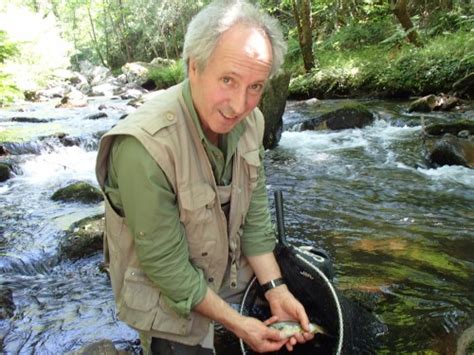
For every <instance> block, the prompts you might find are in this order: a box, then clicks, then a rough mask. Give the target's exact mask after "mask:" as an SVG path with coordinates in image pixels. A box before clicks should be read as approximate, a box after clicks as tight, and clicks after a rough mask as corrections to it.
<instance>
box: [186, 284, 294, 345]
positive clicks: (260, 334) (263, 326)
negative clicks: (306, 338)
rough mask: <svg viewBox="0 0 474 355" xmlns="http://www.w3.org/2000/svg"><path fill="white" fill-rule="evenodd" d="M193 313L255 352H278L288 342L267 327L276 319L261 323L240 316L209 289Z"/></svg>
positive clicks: (274, 330) (272, 318) (276, 331)
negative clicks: (240, 340) (217, 325)
mask: <svg viewBox="0 0 474 355" xmlns="http://www.w3.org/2000/svg"><path fill="white" fill-rule="evenodd" d="M194 311H196V312H198V313H200V314H202V315H204V316H206V317H208V318H210V319H213V320H215V321H217V322H219V323H221V324H222V325H223V326H224V327H225V328H227V329H228V330H230V331H231V332H232V333H234V334H235V335H236V336H238V337H239V338H242V340H243V341H244V342H245V343H246V344H247V345H249V346H250V347H251V348H252V350H254V351H256V352H270V351H278V350H280V349H281V347H282V346H283V345H285V344H286V343H287V342H288V339H286V338H282V337H281V334H280V331H278V330H276V329H272V328H269V327H268V325H269V324H271V323H274V322H276V321H277V320H278V317H271V318H269V319H268V320H266V321H265V322H262V321H260V320H258V319H256V318H252V317H245V316H242V315H241V314H239V313H238V312H237V311H236V310H235V309H233V308H232V307H231V306H229V305H228V304H227V302H225V301H224V300H223V299H222V298H220V297H219V296H218V295H217V294H216V293H215V292H214V291H212V290H211V289H210V288H208V289H207V292H206V296H205V297H204V299H203V300H202V301H201V303H199V304H198V305H196V307H194Z"/></svg>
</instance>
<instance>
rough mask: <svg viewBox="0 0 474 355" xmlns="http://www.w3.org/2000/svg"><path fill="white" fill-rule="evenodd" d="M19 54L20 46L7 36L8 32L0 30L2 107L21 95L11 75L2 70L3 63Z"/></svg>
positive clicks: (0, 95)
mask: <svg viewBox="0 0 474 355" xmlns="http://www.w3.org/2000/svg"><path fill="white" fill-rule="evenodd" d="M17 54H18V47H17V45H16V44H15V43H13V42H11V41H9V40H8V38H7V33H6V32H5V31H2V30H0V107H2V106H6V105H8V104H10V103H12V102H13V101H14V100H15V98H17V97H18V96H20V91H19V90H18V89H17V88H16V86H15V85H14V83H13V81H12V79H11V77H10V75H7V74H5V73H4V72H3V70H2V64H3V63H5V61H6V60H7V59H9V58H12V57H13V56H15V55H17Z"/></svg>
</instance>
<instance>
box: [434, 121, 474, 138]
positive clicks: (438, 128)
mask: <svg viewBox="0 0 474 355" xmlns="http://www.w3.org/2000/svg"><path fill="white" fill-rule="evenodd" d="M461 131H468V132H469V134H471V135H472V134H474V120H472V121H470V120H461V121H458V122H451V123H437V124H432V125H429V126H426V127H425V133H426V134H429V135H432V136H442V135H444V134H446V133H451V134H453V135H458V133H459V132H461Z"/></svg>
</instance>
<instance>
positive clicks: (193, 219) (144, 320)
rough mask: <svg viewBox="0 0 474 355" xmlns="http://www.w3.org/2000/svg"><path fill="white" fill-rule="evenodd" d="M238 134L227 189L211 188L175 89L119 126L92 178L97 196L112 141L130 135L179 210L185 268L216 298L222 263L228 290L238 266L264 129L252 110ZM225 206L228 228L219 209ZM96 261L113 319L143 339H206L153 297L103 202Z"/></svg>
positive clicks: (202, 321) (122, 228) (201, 321)
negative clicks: (106, 278) (111, 299)
mask: <svg viewBox="0 0 474 355" xmlns="http://www.w3.org/2000/svg"><path fill="white" fill-rule="evenodd" d="M244 122H245V126H246V127H245V132H244V134H243V135H242V137H241V138H240V140H239V143H238V146H237V151H236V153H235V156H234V160H233V173H232V183H231V185H230V187H227V188H220V187H218V186H217V185H216V183H215V179H214V175H213V172H212V168H211V164H210V162H209V160H208V157H207V154H206V152H205V150H204V147H203V146H202V143H201V141H200V138H199V136H198V131H197V130H196V127H195V125H194V123H193V121H192V118H191V116H190V114H189V112H188V111H187V108H186V105H185V103H184V99H183V97H182V84H180V85H177V86H175V87H172V88H170V89H168V90H166V91H164V92H163V93H161V94H159V96H158V97H156V98H153V99H152V100H150V101H148V102H147V103H145V104H144V105H143V106H142V107H141V108H140V109H139V110H137V111H136V112H134V113H133V114H131V115H129V116H128V117H127V118H126V119H124V120H123V121H120V122H119V123H118V124H117V125H116V126H115V127H114V128H113V129H112V130H110V131H109V132H108V133H107V134H105V135H104V136H103V138H102V140H101V142H100V147H99V152H98V157H97V166H96V174H97V179H98V181H99V184H100V186H101V188H102V189H103V188H104V183H105V179H106V175H107V161H108V155H109V151H110V148H111V146H112V143H113V139H114V137H115V136H117V135H124V134H126V135H132V136H134V137H135V138H137V139H138V140H139V141H140V142H141V143H142V144H143V146H144V147H145V148H146V149H147V151H148V152H149V153H150V155H151V156H152V157H153V159H154V160H155V161H156V162H157V163H158V165H159V166H160V167H161V169H162V170H163V171H164V173H165V175H166V177H167V179H168V181H169V182H170V184H171V186H172V188H173V191H174V192H175V194H176V201H177V203H178V206H179V213H180V220H181V223H182V224H183V226H184V228H185V232H186V238H187V244H188V249H189V254H190V259H191V262H192V263H193V264H194V265H195V266H196V267H199V268H200V269H202V270H203V272H204V275H205V277H206V279H207V283H208V286H209V287H210V288H211V289H213V290H214V291H215V292H218V291H219V289H220V287H221V285H222V281H223V278H224V273H225V271H226V268H227V267H228V265H227V264H228V261H229V260H230V266H229V267H230V282H231V286H235V282H236V277H237V269H238V268H240V267H243V264H244V263H246V262H247V261H246V259H245V258H244V257H241V253H240V235H241V233H242V225H243V223H244V220H245V216H246V213H247V210H248V207H249V203H250V198H251V194H252V191H253V189H254V188H255V186H256V184H257V178H258V170H259V166H260V164H261V162H260V157H259V146H260V143H261V141H262V137H263V130H264V121H263V116H262V114H261V112H260V111H258V109H256V110H254V111H253V112H252V113H251V114H250V115H249V116H248V117H247V118H246V119H245V121H244ZM222 199H226V200H229V199H230V213H229V218H228V220H227V219H226V216H225V215H224V212H223V211H222V209H221V204H222V203H224V202H226V201H222ZM105 200H106V203H105V206H106V207H105V208H106V212H105V222H106V231H105V238H104V255H105V263H106V267H108V269H109V273H110V278H111V282H112V288H113V291H114V296H115V300H116V305H117V310H118V317H119V318H120V319H121V320H123V321H124V322H125V323H127V324H128V325H130V326H132V327H133V328H135V329H138V330H140V331H146V332H148V334H149V335H151V336H154V337H159V338H164V339H169V340H173V341H178V342H181V343H184V344H189V345H195V344H198V343H199V342H200V341H201V340H202V339H203V338H204V337H205V336H206V335H207V333H208V330H209V322H210V320H209V319H207V318H206V317H203V316H201V315H199V314H197V313H195V312H191V314H190V315H189V316H188V317H181V316H179V315H178V314H176V313H175V312H174V311H173V310H172V309H170V308H169V307H168V306H167V305H166V304H165V302H164V301H163V298H162V297H160V290H159V289H158V288H157V287H156V286H155V285H154V284H153V283H152V282H151V281H150V280H149V279H148V277H147V276H146V275H145V273H144V272H143V270H142V269H141V267H140V263H139V262H138V259H137V255H136V251H135V245H134V239H133V237H132V236H131V234H130V231H129V229H128V227H127V223H126V219H124V218H122V217H121V216H119V215H118V214H117V213H116V212H115V211H114V209H113V208H112V206H111V205H110V202H109V201H107V198H106V199H105Z"/></svg>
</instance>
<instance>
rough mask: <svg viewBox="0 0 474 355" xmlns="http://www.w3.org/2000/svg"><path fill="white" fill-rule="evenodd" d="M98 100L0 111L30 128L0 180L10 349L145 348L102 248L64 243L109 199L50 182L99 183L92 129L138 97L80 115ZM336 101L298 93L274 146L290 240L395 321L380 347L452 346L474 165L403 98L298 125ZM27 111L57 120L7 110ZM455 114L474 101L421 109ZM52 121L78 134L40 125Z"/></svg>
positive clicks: (473, 225) (472, 259) (470, 255)
mask: <svg viewBox="0 0 474 355" xmlns="http://www.w3.org/2000/svg"><path fill="white" fill-rule="evenodd" d="M101 103H103V102H101V101H97V100H96V101H92V103H91V104H90V105H89V107H87V108H82V109H51V108H50V107H51V106H50V105H47V104H37V105H29V106H27V107H25V108H24V109H23V111H22V112H19V111H13V110H10V111H5V110H4V111H0V137H2V136H3V137H18V136H21V137H24V142H23V143H21V144H16V145H7V148H9V150H10V151H11V152H12V153H15V154H13V155H12V156H11V157H10V158H11V159H13V160H14V161H15V162H16V164H17V169H16V173H17V175H16V176H14V177H13V178H12V179H10V180H8V181H6V182H4V183H0V206H1V210H0V270H1V275H0V285H1V286H0V288H9V289H11V290H12V291H13V301H14V303H15V307H16V310H15V314H14V316H13V318H11V319H6V320H1V321H0V338H2V339H3V352H4V353H6V354H17V353H21V354H33V353H34V354H60V353H67V352H70V351H73V350H77V349H78V348H80V347H81V346H84V345H86V344H89V343H91V342H94V341H97V340H99V339H110V340H112V341H113V342H114V343H115V345H116V346H117V348H120V349H126V350H128V351H130V352H136V351H137V346H136V338H137V335H136V333H135V332H134V331H133V330H131V329H129V328H128V327H127V326H125V325H124V324H123V323H121V322H120V321H118V320H117V319H116V317H115V315H114V303H113V299H112V292H111V288H110V286H109V284H108V281H107V278H106V276H105V275H104V274H103V273H101V272H100V271H99V265H100V262H101V255H100V254H99V253H98V254H97V255H94V256H91V257H89V258H86V259H83V260H79V261H75V262H72V261H67V260H63V259H62V258H61V257H60V256H59V255H58V244H59V241H60V240H61V238H62V237H63V236H64V230H65V229H67V227H68V226H69V225H70V224H71V223H72V222H74V221H76V220H78V219H81V218H83V217H85V216H90V215H94V214H96V213H98V212H100V211H101V210H102V208H103V207H102V206H101V205H81V204H66V203H58V202H54V201H52V200H51V199H50V196H51V195H52V194H53V193H54V191H56V190H57V189H58V188H60V187H63V186H65V185H67V184H68V183H70V182H73V181H77V180H81V181H88V182H91V183H94V184H96V182H95V177H94V171H93V168H94V160H95V156H96V149H97V139H98V138H97V137H98V136H100V132H102V131H104V130H107V129H108V128H110V127H111V126H112V125H113V124H114V123H115V122H116V121H117V120H118V119H119V117H120V116H121V115H122V114H123V113H126V112H129V111H131V109H130V108H127V106H126V105H125V103H124V102H121V101H108V102H107V105H108V108H107V109H106V110H105V111H106V112H107V114H108V117H106V118H102V119H99V120H90V119H85V117H86V116H88V115H89V114H91V113H95V112H97V111H98V106H99V104H101ZM340 103H341V102H340V101H323V102H321V103H320V104H319V105H318V106H307V105H304V104H301V103H296V102H289V104H288V106H287V110H286V113H285V117H284V121H285V126H286V128H287V130H285V132H284V133H283V136H282V139H281V141H280V145H279V146H278V147H277V148H276V149H274V150H272V151H268V152H267V154H266V160H265V166H266V169H267V183H268V188H269V196H270V204H271V207H272V210H273V198H272V196H273V193H272V192H273V191H275V190H277V189H279V190H282V191H283V194H284V199H285V222H286V229H287V234H288V236H289V240H290V241H291V242H292V243H294V244H297V245H303V244H314V245H317V246H319V247H322V248H324V249H326V250H327V251H328V252H329V254H330V255H331V258H332V260H333V262H334V267H335V271H336V279H335V283H336V285H337V287H338V288H339V289H340V290H342V291H343V292H344V293H345V294H347V295H349V296H352V297H354V298H356V299H358V300H359V301H360V302H362V303H363V304H365V305H366V306H367V307H370V308H371V309H372V310H373V312H374V313H375V314H376V315H377V316H378V317H379V319H380V320H381V321H382V322H384V323H385V324H386V325H387V328H388V332H387V333H386V334H385V335H383V336H382V337H381V338H380V348H379V349H378V350H377V352H379V353H413V352H420V353H439V354H446V353H447V354H449V353H454V351H455V349H456V341H457V339H458V338H459V336H460V335H461V333H462V332H463V330H465V329H467V328H469V327H470V326H471V325H473V324H474V317H473V316H474V312H473V305H474V283H473V277H472V274H473V271H474V239H473V238H474V171H473V170H470V169H467V168H464V167H459V166H457V167H454V166H451V167H442V168H438V169H429V168H427V167H426V166H425V164H424V160H423V157H422V153H421V151H422V147H421V140H420V132H421V129H422V128H421V124H420V117H419V116H418V115H411V114H407V113H406V107H407V106H406V103H403V102H388V101H368V102H365V103H366V104H367V105H368V106H369V108H370V110H371V111H372V112H374V114H375V115H376V117H377V119H376V121H375V122H374V123H373V124H372V125H370V126H368V127H366V128H364V129H353V130H344V131H339V132H327V131H326V132H323V131H318V132H312V131H311V132H310V131H306V132H297V131H293V130H291V127H292V126H293V125H294V124H295V123H298V122H301V121H303V120H305V119H308V118H311V117H313V116H314V115H319V114H320V113H321V112H324V111H327V110H329V109H333V108H335V107H337V106H338V105H339V104H340ZM18 116H27V117H37V118H47V119H49V120H50V121H49V122H43V123H19V122H12V121H11V120H10V118H11V117H18ZM453 116H464V117H471V118H472V117H473V116H474V107H473V106H472V105H471V106H468V107H467V110H466V112H464V113H451V114H446V113H436V114H430V115H425V121H426V122H443V121H447V120H449V119H450V118H452V117H453ZM56 132H65V133H68V134H70V135H71V136H72V137H75V138H77V139H76V142H77V143H78V145H74V146H68V147H66V146H64V145H63V144H61V143H60V142H59V140H58V139H57V138H54V137H49V138H42V139H40V138H39V137H41V136H47V135H50V134H52V133H56ZM9 139H11V138H9ZM7 140H8V139H7ZM0 351H2V349H0Z"/></svg>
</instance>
